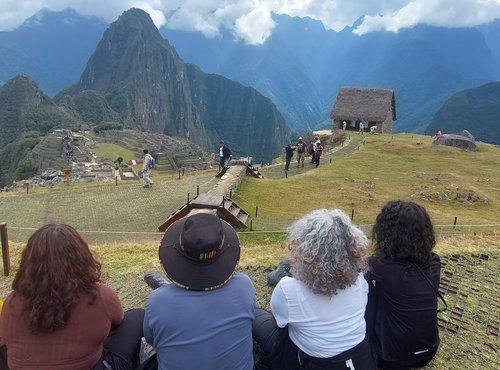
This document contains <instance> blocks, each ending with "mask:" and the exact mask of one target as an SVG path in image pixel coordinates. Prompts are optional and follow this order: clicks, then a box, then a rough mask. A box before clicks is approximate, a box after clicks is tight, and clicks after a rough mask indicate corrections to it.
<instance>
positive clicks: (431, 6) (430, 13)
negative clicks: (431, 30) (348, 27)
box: [354, 0, 500, 35]
mask: <svg viewBox="0 0 500 370" xmlns="http://www.w3.org/2000/svg"><path fill="white" fill-rule="evenodd" d="M499 18H500V0H439V1H437V0H414V1H412V2H409V3H408V4H406V5H405V6H403V7H401V8H399V9H397V10H394V11H392V12H388V13H384V14H383V15H374V16H370V15H368V16H366V17H365V18H364V19H363V23H362V24H361V25H360V26H359V27H357V28H356V30H354V33H356V34H358V35H363V34H366V33H369V32H373V31H380V30H386V31H391V32H398V31H399V30H401V29H404V28H410V27H413V26H415V25H417V24H419V23H425V24H428V25H432V26H440V27H471V26H475V25H478V24H483V23H488V22H491V21H492V20H494V19H499Z"/></svg>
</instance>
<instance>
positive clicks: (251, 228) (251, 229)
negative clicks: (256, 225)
mask: <svg viewBox="0 0 500 370" xmlns="http://www.w3.org/2000/svg"><path fill="white" fill-rule="evenodd" d="M252 221H253V220H250V231H253V227H252V226H253V225H252Z"/></svg>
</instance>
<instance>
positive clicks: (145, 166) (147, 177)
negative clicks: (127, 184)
mask: <svg viewBox="0 0 500 370" xmlns="http://www.w3.org/2000/svg"><path fill="white" fill-rule="evenodd" d="M142 152H143V153H144V160H143V161H142V178H143V179H144V187H145V188H150V187H152V186H153V184H154V182H153V180H151V163H152V162H153V156H152V155H151V154H149V151H148V150H147V149H144V150H143V151H142Z"/></svg>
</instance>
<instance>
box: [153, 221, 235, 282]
mask: <svg viewBox="0 0 500 370" xmlns="http://www.w3.org/2000/svg"><path fill="white" fill-rule="evenodd" d="M187 218H188V217H184V218H182V219H180V220H178V221H176V222H174V223H173V224H172V225H170V227H169V228H168V229H167V230H166V232H165V235H164V236H163V239H162V241H161V244H160V249H159V255H160V261H161V264H162V265H163V268H164V270H165V273H166V274H167V276H168V278H169V279H170V280H171V281H172V282H173V283H174V284H176V285H178V286H180V287H182V288H184V289H188V290H201V291H203V290H213V289H217V288H219V287H221V286H222V285H224V284H225V283H227V282H228V281H229V279H231V277H232V276H233V274H234V271H235V269H236V266H237V264H238V261H239V259H240V241H239V238H238V235H237V234H236V232H235V231H234V229H233V228H232V226H231V225H229V224H228V223H227V222H226V221H224V220H221V222H222V229H223V232H224V244H223V248H222V252H221V253H220V254H218V255H217V256H216V257H214V258H212V259H211V260H207V261H197V260H194V259H191V258H188V257H186V256H185V255H184V254H183V253H182V252H181V251H180V247H179V236H180V234H181V232H182V230H183V228H184V223H185V222H186V220H187Z"/></svg>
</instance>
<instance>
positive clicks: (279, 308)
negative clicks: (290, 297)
mask: <svg viewBox="0 0 500 370" xmlns="http://www.w3.org/2000/svg"><path fill="white" fill-rule="evenodd" d="M281 281H282V280H280V282H279V283H278V284H277V285H276V287H275V288H274V290H273V294H272V296H271V303H270V306H271V314H272V316H273V319H274V321H275V322H276V325H278V326H279V327H280V328H284V327H285V326H287V324H288V323H289V320H290V316H289V311H288V303H287V299H286V296H285V292H284V291H283V288H282V284H281Z"/></svg>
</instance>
